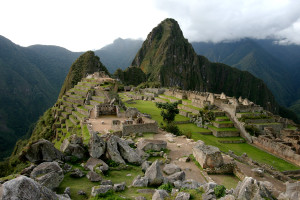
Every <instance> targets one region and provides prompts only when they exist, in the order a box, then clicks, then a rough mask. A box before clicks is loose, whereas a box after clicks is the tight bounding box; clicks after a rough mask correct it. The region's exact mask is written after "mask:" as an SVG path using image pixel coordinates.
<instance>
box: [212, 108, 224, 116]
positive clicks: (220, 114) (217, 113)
mask: <svg viewBox="0 0 300 200" xmlns="http://www.w3.org/2000/svg"><path fill="white" fill-rule="evenodd" d="M213 113H214V114H215V117H223V116H225V112H224V111H219V110H216V111H213Z"/></svg>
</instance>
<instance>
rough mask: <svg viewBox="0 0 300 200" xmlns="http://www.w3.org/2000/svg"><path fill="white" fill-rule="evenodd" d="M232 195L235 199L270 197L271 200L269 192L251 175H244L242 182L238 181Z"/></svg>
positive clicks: (248, 199) (246, 199)
mask: <svg viewBox="0 0 300 200" xmlns="http://www.w3.org/2000/svg"><path fill="white" fill-rule="evenodd" d="M234 196H235V197H236V198H237V199H244V200H250V199H270V200H273V199H274V198H273V196H272V195H271V192H270V191H269V190H268V189H267V188H266V187H265V186H264V184H261V183H260V182H259V181H257V180H255V179H253V178H252V177H245V178H244V180H243V181H242V182H239V183H238V185H237V187H236V189H235V190H234Z"/></svg>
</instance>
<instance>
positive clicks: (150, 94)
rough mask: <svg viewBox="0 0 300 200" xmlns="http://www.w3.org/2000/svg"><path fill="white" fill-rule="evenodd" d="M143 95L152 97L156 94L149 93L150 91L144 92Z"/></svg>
mask: <svg viewBox="0 0 300 200" xmlns="http://www.w3.org/2000/svg"><path fill="white" fill-rule="evenodd" d="M144 95H145V96H147V97H153V98H154V97H157V96H158V95H157V94H155V93H151V92H144Z"/></svg>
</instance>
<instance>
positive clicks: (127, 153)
mask: <svg viewBox="0 0 300 200" xmlns="http://www.w3.org/2000/svg"><path fill="white" fill-rule="evenodd" d="M115 140H116V141H117V142H118V147H119V152H120V154H121V156H122V158H123V159H124V160H126V161H127V162H129V163H133V164H137V165H140V164H142V159H141V157H140V156H139V155H138V153H137V152H136V151H135V150H134V149H133V148H131V147H130V146H129V145H128V144H127V142H125V141H124V140H122V139H120V138H118V137H116V136H115Z"/></svg>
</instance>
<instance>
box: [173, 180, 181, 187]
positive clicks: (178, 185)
mask: <svg viewBox="0 0 300 200" xmlns="http://www.w3.org/2000/svg"><path fill="white" fill-rule="evenodd" d="M173 184H174V187H175V188H176V189H181V187H182V184H183V183H182V181H175V182H174V183H173Z"/></svg>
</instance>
